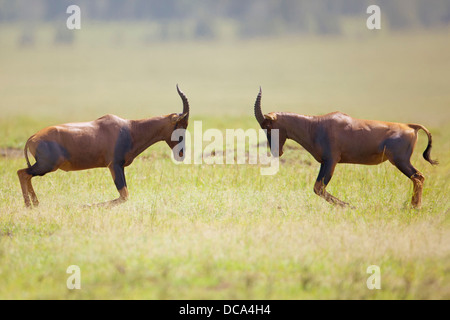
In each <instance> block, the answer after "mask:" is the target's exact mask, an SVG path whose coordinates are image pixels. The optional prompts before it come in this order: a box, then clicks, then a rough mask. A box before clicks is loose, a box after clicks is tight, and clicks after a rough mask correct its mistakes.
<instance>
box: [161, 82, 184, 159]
mask: <svg viewBox="0 0 450 320" xmlns="http://www.w3.org/2000/svg"><path fill="white" fill-rule="evenodd" d="M177 91H178V94H179V95H180V98H181V100H182V101H183V112H182V113H178V114H177V113H174V114H171V115H170V120H171V125H172V130H171V132H170V135H169V137H168V138H167V139H166V143H167V144H168V145H169V147H170V148H171V149H172V151H173V156H174V158H175V159H176V160H178V161H183V160H184V153H185V135H186V129H187V126H188V120H189V101H188V99H187V98H186V96H185V95H184V93H183V92H182V91H181V90H180V88H179V87H178V85H177Z"/></svg>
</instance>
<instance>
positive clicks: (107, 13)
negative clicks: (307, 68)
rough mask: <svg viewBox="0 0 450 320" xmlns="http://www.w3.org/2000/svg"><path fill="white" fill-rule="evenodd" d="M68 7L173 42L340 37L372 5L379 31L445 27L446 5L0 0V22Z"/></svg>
mask: <svg viewBox="0 0 450 320" xmlns="http://www.w3.org/2000/svg"><path fill="white" fill-rule="evenodd" d="M70 4H76V5H79V6H80V8H81V12H82V19H89V20H94V21H150V22H152V23H157V24H158V25H159V26H160V31H159V37H160V38H171V37H174V33H173V32H170V30H171V26H172V25H173V24H177V25H178V26H181V27H180V28H181V29H183V28H184V27H183V26H189V27H190V30H191V31H192V32H191V33H190V37H192V38H214V37H217V36H219V31H218V30H219V28H218V24H219V23H220V22H223V21H227V22H228V23H230V24H232V25H233V26H234V27H233V32H234V33H235V36H237V37H241V38H249V37H255V36H271V35H281V34H302V33H303V34H340V33H341V32H342V28H343V21H344V20H345V19H348V18H360V19H366V18H367V17H368V14H367V13H366V9H367V7H368V6H369V5H371V4H377V5H379V6H380V7H381V13H382V19H383V28H386V27H387V28H389V29H397V30H401V29H408V28H433V27H439V26H443V25H448V24H449V23H450V1H449V0H372V1H370V0H127V1H124V0H95V1H92V0H71V1H67V0H33V1H29V0H0V23H5V22H23V21H28V22H29V21H32V22H34V23H38V22H43V21H50V22H51V21H56V20H62V19H66V18H67V14H66V8H67V6H69V5H70ZM385 22H386V24H384V23H385ZM175 34H176V33H175ZM178 36H180V37H182V36H183V32H182V31H180V32H178Z"/></svg>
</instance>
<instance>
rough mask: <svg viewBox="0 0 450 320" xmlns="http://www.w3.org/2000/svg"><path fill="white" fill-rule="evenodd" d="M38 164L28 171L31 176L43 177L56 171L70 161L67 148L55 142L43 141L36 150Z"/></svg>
mask: <svg viewBox="0 0 450 320" xmlns="http://www.w3.org/2000/svg"><path fill="white" fill-rule="evenodd" d="M35 158H36V163H35V164H34V165H32V166H31V167H30V168H28V169H27V173H28V174H30V175H31V176H33V177H34V176H43V175H45V174H46V173H49V172H52V171H55V170H56V169H58V166H59V165H60V164H61V162H63V161H64V160H68V159H69V153H68V152H67V150H66V149H65V148H63V147H62V146H60V145H59V144H58V143H56V142H53V141H42V142H41V143H39V145H38V147H37V148H36V155H35Z"/></svg>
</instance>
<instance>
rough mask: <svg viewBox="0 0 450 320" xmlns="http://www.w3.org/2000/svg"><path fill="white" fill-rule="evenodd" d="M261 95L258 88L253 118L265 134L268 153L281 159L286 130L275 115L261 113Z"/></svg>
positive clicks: (273, 113) (272, 113)
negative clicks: (268, 148)
mask: <svg viewBox="0 0 450 320" xmlns="http://www.w3.org/2000/svg"><path fill="white" fill-rule="evenodd" d="M261 94H262V90H261V87H260V88H259V93H258V96H257V97H256V102H255V117H256V120H257V121H258V123H259V125H260V126H261V128H262V129H263V130H264V131H265V132H266V135H267V141H268V142H269V147H270V152H271V153H272V155H273V156H280V157H281V156H282V155H283V146H284V143H285V142H286V139H287V133H286V128H284V126H283V125H282V124H281V123H280V121H279V119H278V114H277V113H275V112H271V113H269V114H265V115H264V114H263V113H262V111H261ZM274 130H278V131H277V132H278V135H277V134H273V133H274V132H275V131H274ZM277 137H278V139H277ZM276 150H278V155H277V154H276V153H275V151H276Z"/></svg>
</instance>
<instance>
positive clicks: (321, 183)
mask: <svg viewBox="0 0 450 320" xmlns="http://www.w3.org/2000/svg"><path fill="white" fill-rule="evenodd" d="M335 167H336V162H329V161H324V162H323V163H322V164H321V166H320V172H319V176H318V177H317V180H316V183H315V184H314V193H315V194H317V195H318V196H319V197H322V198H324V199H325V200H326V201H328V202H329V203H331V204H334V205H338V206H341V207H345V206H348V205H349V204H348V203H347V202H344V201H342V200H339V199H338V198H336V197H335V196H333V195H331V194H329V193H328V192H327V191H326V187H327V185H328V183H329V182H330V180H331V177H332V176H333V172H334V168H335Z"/></svg>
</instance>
